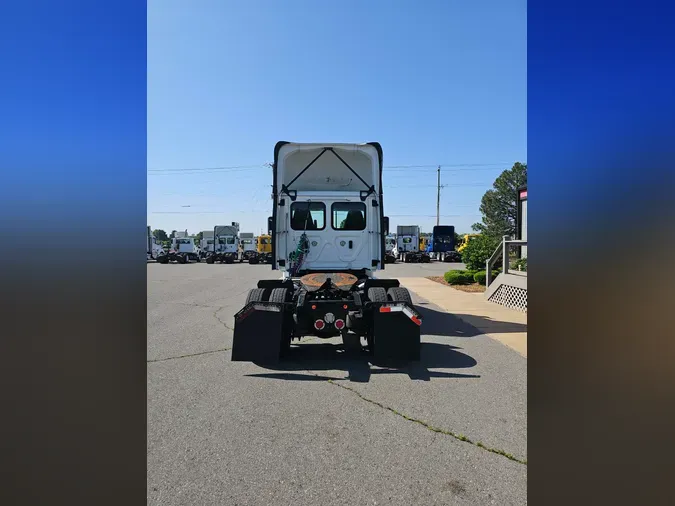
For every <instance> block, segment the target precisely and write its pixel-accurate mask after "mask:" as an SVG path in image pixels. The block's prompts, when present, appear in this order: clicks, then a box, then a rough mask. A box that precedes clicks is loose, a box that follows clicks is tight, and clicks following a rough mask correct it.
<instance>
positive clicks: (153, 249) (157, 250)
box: [148, 227, 166, 260]
mask: <svg viewBox="0 0 675 506" xmlns="http://www.w3.org/2000/svg"><path fill="white" fill-rule="evenodd" d="M163 255H166V252H165V251H164V248H163V247H162V245H161V244H160V243H159V241H158V240H157V239H156V238H155V236H154V235H153V234H152V229H151V228H150V227H148V260H157V258H159V257H160V256H163Z"/></svg>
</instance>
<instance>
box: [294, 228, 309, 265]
mask: <svg viewBox="0 0 675 506" xmlns="http://www.w3.org/2000/svg"><path fill="white" fill-rule="evenodd" d="M307 253H309V240H308V239H307V234H304V233H303V234H302V235H301V236H300V240H299V241H298V246H297V248H296V249H295V251H294V252H293V254H292V255H291V257H292V259H293V265H292V266H291V268H290V272H291V276H297V274H298V272H300V267H302V264H303V262H304V261H305V256H306V255H307Z"/></svg>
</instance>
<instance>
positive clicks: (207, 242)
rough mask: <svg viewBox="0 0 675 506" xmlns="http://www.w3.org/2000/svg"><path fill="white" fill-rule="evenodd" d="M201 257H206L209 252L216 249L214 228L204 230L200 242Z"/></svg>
mask: <svg viewBox="0 0 675 506" xmlns="http://www.w3.org/2000/svg"><path fill="white" fill-rule="evenodd" d="M199 246H200V257H201V258H202V259H204V258H206V257H207V256H208V254H209V253H213V252H214V251H215V246H214V239H213V230H202V240H201V243H200V245H199Z"/></svg>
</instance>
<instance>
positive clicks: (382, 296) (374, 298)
mask: <svg viewBox="0 0 675 506" xmlns="http://www.w3.org/2000/svg"><path fill="white" fill-rule="evenodd" d="M368 300H369V301H371V302H387V301H388V299H387V291H386V290H385V289H384V288H382V287H381V286H373V287H371V288H368Z"/></svg>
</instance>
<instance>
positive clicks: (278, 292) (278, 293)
mask: <svg viewBox="0 0 675 506" xmlns="http://www.w3.org/2000/svg"><path fill="white" fill-rule="evenodd" d="M288 295H289V292H288V289H287V288H273V289H272V291H271V292H270V295H269V301H270V302H277V303H280V304H285V303H286V302H289V298H288ZM292 322H293V320H292V318H291V317H290V316H289V315H286V316H285V318H284V323H283V326H282V331H281V342H280V343H279V356H280V357H284V356H286V355H288V352H289V351H290V350H291V338H292V332H291V331H292Z"/></svg>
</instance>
